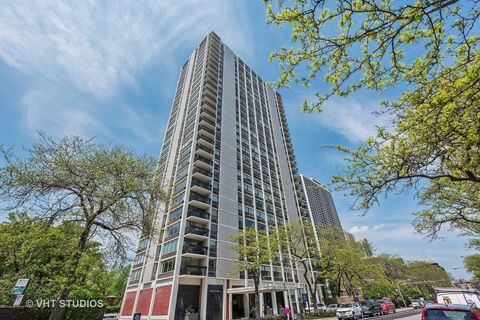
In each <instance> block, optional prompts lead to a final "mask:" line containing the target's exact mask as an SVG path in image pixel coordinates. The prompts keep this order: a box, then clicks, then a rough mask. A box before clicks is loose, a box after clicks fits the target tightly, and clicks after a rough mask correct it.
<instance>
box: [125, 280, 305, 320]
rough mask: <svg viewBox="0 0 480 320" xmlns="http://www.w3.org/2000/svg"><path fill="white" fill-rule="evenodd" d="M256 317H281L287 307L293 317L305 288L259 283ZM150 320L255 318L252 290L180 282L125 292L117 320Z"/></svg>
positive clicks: (233, 283) (237, 283)
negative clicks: (135, 317) (136, 316)
mask: <svg viewBox="0 0 480 320" xmlns="http://www.w3.org/2000/svg"><path fill="white" fill-rule="evenodd" d="M259 292H260V296H259V298H260V310H259V311H258V313H259V314H258V315H262V316H267V315H274V314H277V315H278V314H282V313H283V312H284V310H285V307H286V306H288V307H289V308H290V310H292V312H293V313H300V312H302V311H303V309H304V307H305V302H304V301H303V300H304V295H305V293H306V291H305V286H304V285H301V284H294V283H281V282H275V283H272V282H270V283H262V284H261V285H260V287H259ZM136 313H140V314H141V319H152V320H157V319H158V320H160V319H162V320H174V319H175V320H178V319H181V320H184V319H185V320H187V319H188V320H204V319H205V320H206V319H208V320H224V319H229V320H230V319H231V320H233V319H241V318H244V317H248V316H251V315H253V314H257V310H255V288H254V286H253V283H246V282H245V281H244V280H227V279H225V280H222V279H212V278H180V279H178V281H177V283H174V282H172V281H170V282H163V283H156V284H155V287H154V288H143V289H138V288H137V289H136V290H131V291H127V293H126V295H125V298H124V301H123V305H122V310H121V319H131V318H132V316H133V315H134V314H136Z"/></svg>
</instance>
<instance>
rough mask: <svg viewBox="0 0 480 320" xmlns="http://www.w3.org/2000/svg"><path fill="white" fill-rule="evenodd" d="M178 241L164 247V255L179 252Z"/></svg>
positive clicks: (168, 243) (170, 242)
mask: <svg viewBox="0 0 480 320" xmlns="http://www.w3.org/2000/svg"><path fill="white" fill-rule="evenodd" d="M177 242H178V239H175V240H172V241H169V242H167V243H165V244H164V245H163V254H168V253H171V252H174V251H176V250H177Z"/></svg>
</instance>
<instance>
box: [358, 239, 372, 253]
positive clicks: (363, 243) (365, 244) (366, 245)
mask: <svg viewBox="0 0 480 320" xmlns="http://www.w3.org/2000/svg"><path fill="white" fill-rule="evenodd" d="M357 243H358V245H359V247H360V249H361V250H362V251H363V253H365V256H366V257H373V249H372V244H371V243H370V241H368V240H367V239H361V240H358V241H357Z"/></svg>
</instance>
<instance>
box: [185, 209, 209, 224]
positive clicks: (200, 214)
mask: <svg viewBox="0 0 480 320" xmlns="http://www.w3.org/2000/svg"><path fill="white" fill-rule="evenodd" d="M209 219H210V213H208V211H205V210H201V209H196V208H195V209H193V208H192V209H190V210H188V211H187V220H188V221H193V222H199V223H207V222H208V220H209Z"/></svg>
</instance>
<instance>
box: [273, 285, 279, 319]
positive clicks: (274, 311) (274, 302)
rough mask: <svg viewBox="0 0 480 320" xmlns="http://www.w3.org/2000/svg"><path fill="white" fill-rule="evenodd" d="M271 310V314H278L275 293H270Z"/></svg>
mask: <svg viewBox="0 0 480 320" xmlns="http://www.w3.org/2000/svg"><path fill="white" fill-rule="evenodd" d="M272 309H273V314H278V306H277V293H276V292H275V291H273V292H272Z"/></svg>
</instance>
